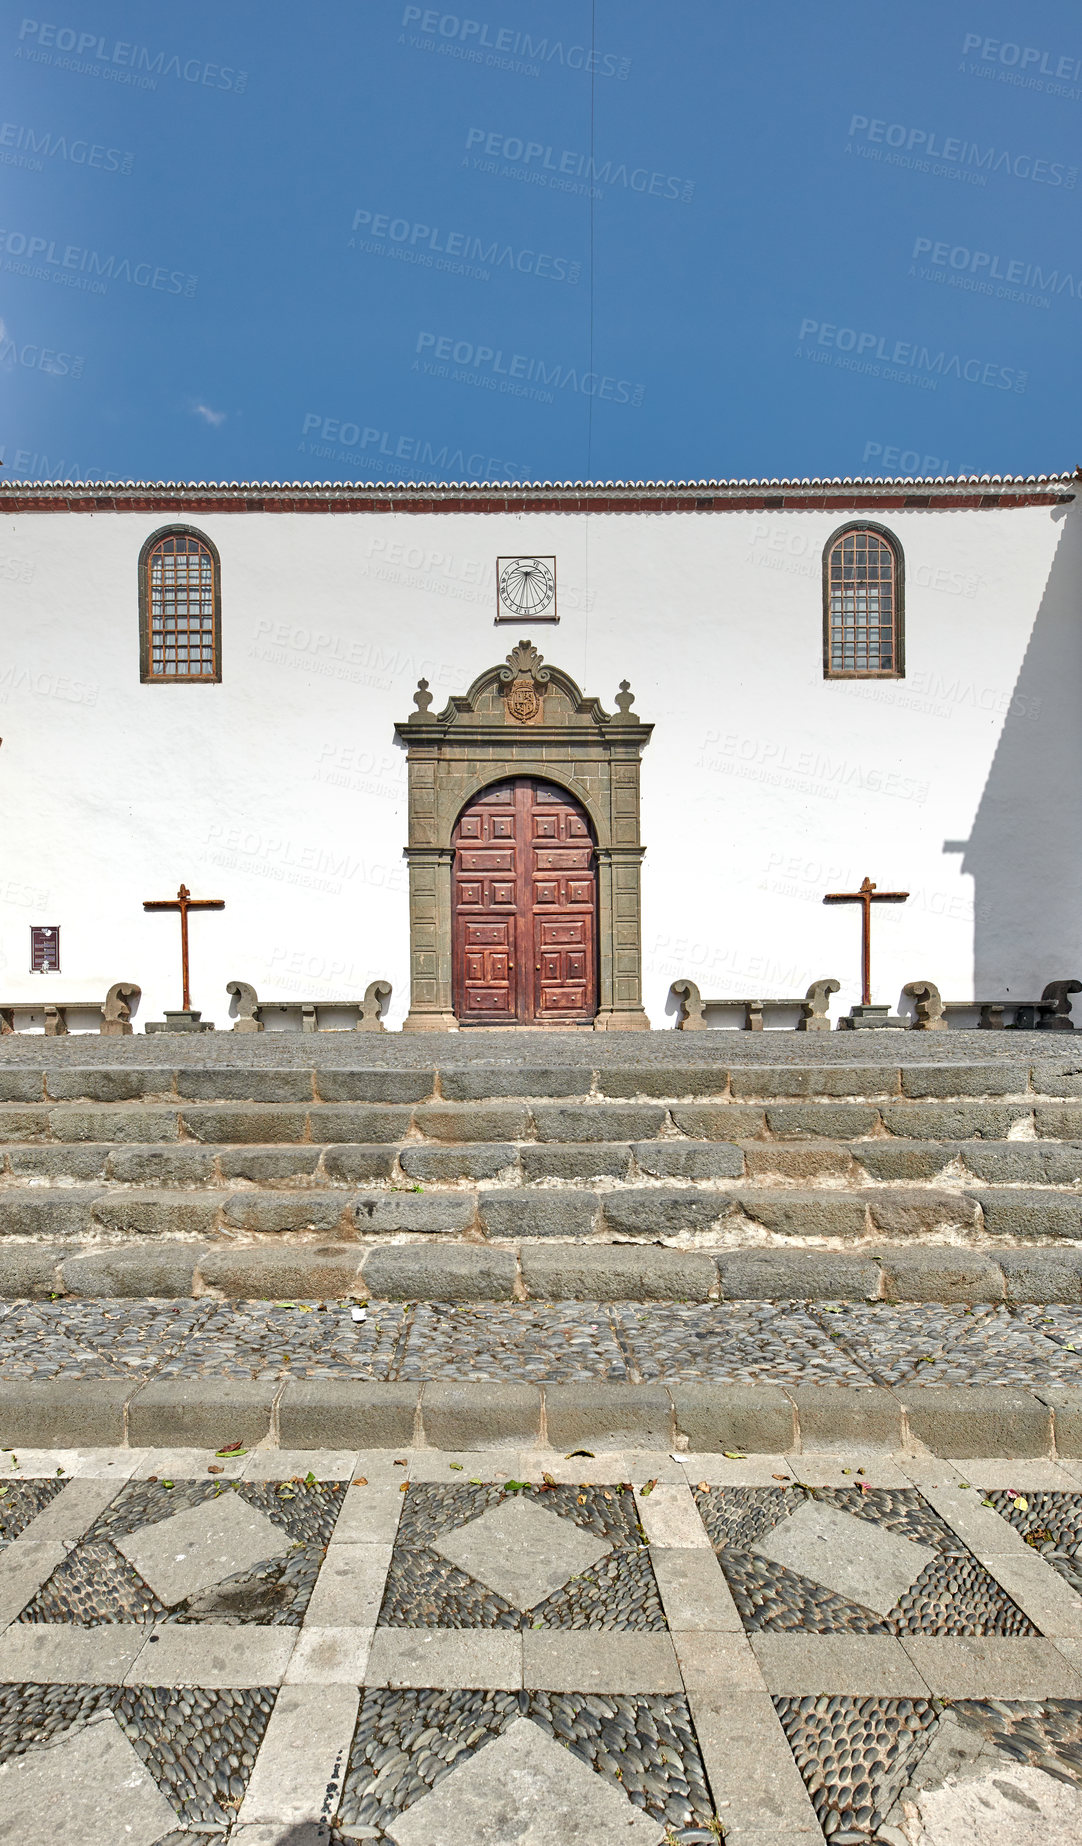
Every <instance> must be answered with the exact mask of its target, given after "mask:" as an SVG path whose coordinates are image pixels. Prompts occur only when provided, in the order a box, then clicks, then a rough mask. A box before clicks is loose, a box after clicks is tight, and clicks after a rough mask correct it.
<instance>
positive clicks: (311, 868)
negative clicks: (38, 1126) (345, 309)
mask: <svg viewBox="0 0 1082 1846" xmlns="http://www.w3.org/2000/svg"><path fill="white" fill-rule="evenodd" d="M1078 491H1079V477H1075V476H1049V477H1045V476H1041V477H1039V478H1034V477H1031V478H1028V479H1021V478H1014V477H1002V478H1000V477H983V478H981V479H976V478H968V479H958V480H934V481H933V480H875V481H872V480H858V481H849V480H846V481H838V480H831V481H826V480H823V481H821V480H812V481H808V480H804V481H789V480H782V481H751V482H749V481H729V482H720V483H719V482H707V483H692V484H689V485H685V484H672V483H668V484H660V485H655V484H652V483H650V484H645V485H644V484H628V485H625V484H617V485H611V484H599V485H586V486H584V485H582V484H575V485H572V484H563V485H554V486H551V485H548V484H545V485H543V486H541V485H533V486H514V487H510V486H506V485H500V486H492V485H482V486H477V485H468V486H459V485H454V484H451V485H429V486H425V485H407V486H386V487H373V486H369V485H359V486H352V485H343V484H322V485H321V484H296V483H294V484H292V485H290V484H279V483H274V484H266V483H264V484H256V485H228V486H226V485H214V484H211V485H207V484H203V483H200V484H197V485H161V484H158V485H154V484H146V483H136V484H131V483H129V484H100V483H97V484H96V483H87V484H75V485H73V484H71V483H60V484H44V485H42V484H35V483H12V484H9V485H5V486H4V487H2V488H0V520H2V532H3V536H2V540H0V593H2V596H3V606H4V611H5V615H4V621H3V624H2V642H0V736H2V739H3V742H2V746H0V812H2V815H3V854H2V863H0V1009H6V1012H5V1013H4V1017H5V1019H6V1021H7V1022H8V1025H11V1024H14V1026H15V1029H18V1030H23V1029H40V1028H41V1025H42V1021H43V1018H44V1016H45V1009H46V1007H48V1006H52V1007H53V1008H54V1009H55V1008H56V1007H61V1008H63V1007H70V1008H71V1026H72V1029H79V1027H80V1026H82V1027H85V1028H86V1029H91V1028H92V1026H93V1020H92V1019H91V1018H84V1017H83V1014H82V1013H81V1012H80V1006H81V1005H82V1003H83V1002H84V1001H90V1000H93V999H95V997H97V998H100V997H103V996H104V994H105V992H106V989H108V988H109V987H110V986H112V985H113V984H114V983H117V982H126V983H128V984H129V985H132V986H138V987H139V988H140V989H141V998H140V1000H139V1003H138V1008H137V1011H136V1014H135V1018H134V1025H135V1029H136V1030H140V1029H141V1028H142V1027H143V1026H144V1025H145V1024H146V1023H147V1022H148V1021H157V1020H161V1019H162V1018H163V1016H164V1014H165V1012H166V1011H167V1010H174V1011H175V1010H176V1009H178V1008H180V1006H181V992H180V975H179V971H178V970H179V957H178V940H177V938H178V929H177V919H176V915H175V913H173V914H156V913H155V912H154V911H151V910H146V909H144V905H145V904H146V903H147V902H148V901H150V902H155V903H160V902H164V901H172V900H174V898H175V894H176V892H177V890H178V888H179V887H180V886H181V885H183V886H184V887H186V889H187V890H188V891H189V892H190V894H191V897H192V898H193V899H195V900H204V901H205V900H217V901H218V902H219V903H220V907H219V908H213V909H206V910H193V912H192V914H191V916H190V918H188V919H187V923H188V928H189V932H190V969H191V1006H192V1007H193V1008H195V1009H198V1010H199V1011H201V1013H202V1015H203V1019H204V1020H212V1021H215V1022H216V1024H217V1026H218V1029H219V1030H221V1029H228V1028H229V1027H231V1026H233V1025H234V1024H235V1022H236V1019H237V1017H238V1015H239V1016H240V1017H241V1019H242V1020H243V1019H244V1016H245V1013H247V1014H248V1016H249V1018H248V1023H249V1024H252V1025H254V1024H255V1023H256V1022H257V1021H258V1022H259V1023H262V1024H264V1025H265V1026H266V1028H267V1029H274V1027H275V1026H276V1025H279V1026H283V1025H287V1024H291V1025H293V1026H296V1025H297V1024H298V1023H299V1018H300V1012H301V1011H304V1012H305V1016H306V1018H307V1019H308V1020H309V1021H312V1020H313V1019H314V1017H315V1013H314V1012H313V1009H319V1008H322V1009H323V1014H324V1016H323V1017H321V1018H320V1020H319V1023H320V1024H321V1025H324V1024H328V1023H329V1024H334V1023H349V1019H350V1011H349V1009H350V1007H352V1008H353V1012H354V1016H355V1012H356V1007H357V1003H358V1002H359V1001H360V1000H361V999H362V997H363V995H364V994H365V992H366V990H367V989H368V988H369V987H370V985H371V983H372V982H373V981H377V980H378V981H381V982H386V983H389V985H390V987H391V989H392V992H391V995H390V998H389V1001H388V1002H387V1004H386V1006H385V1013H384V1019H385V1023H386V1024H387V1025H388V1026H389V1027H391V1028H394V1027H397V1026H402V1025H405V1026H406V1028H407V1029H409V1030H425V1029H448V1028H454V1027H455V1026H462V1027H467V1026H473V1025H487V1026H503V1025H522V1026H533V1025H538V1026H545V1025H559V1026H565V1025H566V1026H571V1025H579V1026H594V1027H595V1028H597V1029H606V1030H639V1029H645V1028H646V1027H647V1026H651V1027H653V1028H654V1029H662V1028H671V1027H672V1026H673V1025H674V1024H676V1023H677V1021H678V1019H679V1017H680V1006H679V1003H678V1001H677V999H676V997H674V996H673V994H672V992H671V987H672V984H673V983H674V982H679V981H681V980H684V981H688V980H690V981H691V982H694V983H695V984H696V985H697V987H698V989H699V990H700V991H701V993H702V995H703V996H704V997H707V996H709V997H710V998H711V999H714V998H717V999H721V998H724V997H732V998H734V999H736V998H741V999H743V998H745V997H747V996H755V995H760V996H764V995H765V996H789V995H801V994H803V993H804V992H805V991H806V989H808V987H809V986H810V985H811V984H812V983H813V982H815V981H824V980H836V981H837V982H838V983H839V990H838V992H837V994H836V995H835V996H834V997H833V999H832V1004H831V1018H832V1020H837V1019H838V1018H839V1017H841V1016H843V1015H845V1014H846V1013H847V1012H848V1010H849V1008H850V1007H851V1006H852V1005H853V1004H854V1003H856V1002H859V1001H860V999H861V967H860V919H859V914H858V908H857V906H856V905H852V904H842V905H832V904H825V903H824V901H823V900H824V898H825V897H827V896H828V895H830V894H834V893H853V892H856V891H857V890H858V888H859V886H860V883H861V881H862V879H863V878H864V877H865V876H869V877H870V878H871V879H872V880H874V881H875V882H876V883H877V884H878V886H879V887H880V888H881V890H882V891H884V892H886V891H892V892H904V893H906V894H907V895H906V896H905V899H904V901H899V902H897V903H891V904H883V905H882V906H878V907H876V910H875V914H874V918H873V926H872V928H873V967H872V984H873V988H874V996H873V997H874V998H875V999H876V1000H877V1001H879V1002H882V1003H886V1005H887V1006H888V1007H889V1009H890V1012H891V1013H892V1014H896V1013H898V1011H899V1008H900V1009H901V1013H902V1015H910V1016H911V1015H912V1013H913V1001H912V998H911V997H907V996H906V995H905V993H904V989H905V987H906V986H907V985H910V984H912V983H914V982H918V981H921V980H929V981H931V982H934V983H935V984H936V985H937V987H938V988H939V990H940V992H941V994H942V995H943V997H944V998H945V999H949V1000H952V1001H956V1002H960V1001H966V1000H984V999H989V1000H993V999H994V1000H1003V1001H1007V1002H1010V1001H1011V1000H1012V999H1018V1000H1022V999H1026V1000H1029V999H1034V998H1037V997H1039V996H1040V995H1041V993H1042V991H1043V989H1044V988H1045V986H1046V985H1047V984H1048V983H1050V982H1052V981H1055V980H1069V979H1070V978H1071V977H1072V976H1074V975H1076V974H1077V973H1078V972H1079V970H1082V875H1080V869H1079V867H1080V853H1079V844H1080V842H1079V818H1078V816H1079V794H1080V790H1082V725H1080V723H1079V698H1080V691H1082V544H1080V532H1082V527H1080V518H1082V515H1080V513H1079V510H1078V507H1077V505H1076V497H1077V494H1078ZM230 983H232V984H233V987H232V991H230V988H229V984H230ZM255 996H258V1002H259V1008H258V1010H255V1008H256V1000H255ZM335 1002H340V1003H341V1005H342V1008H343V1009H344V1011H343V1013H342V1017H341V1019H340V1020H339V1018H338V1014H337V1012H336V1009H335V1005H334V1003H335ZM286 1003H289V1004H288V1005H286ZM298 1009H299V1010H298ZM780 1017H782V1015H780V1014H779V1018H780ZM709 1018H710V1022H711V1023H714V1022H715V1019H716V1020H717V1022H719V1023H740V1020H739V1018H738V1017H737V1016H735V1015H734V1017H733V1018H732V1019H730V1018H729V1017H728V1015H727V1014H726V1013H725V1011H724V1009H721V1010H720V1011H719V1012H718V1013H717V1015H714V1014H710V1015H709ZM767 1023H768V1024H769V1023H771V1020H770V1018H769V1017H768V1020H767Z"/></svg>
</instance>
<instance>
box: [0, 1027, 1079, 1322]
mask: <svg viewBox="0 0 1082 1846" xmlns="http://www.w3.org/2000/svg"><path fill="white" fill-rule="evenodd" d="M887 1036H888V1035H886V1034H878V1033H870V1034H859V1035H849V1034H846V1035H841V1034H836V1035H835V1034H821V1035H815V1036H814V1037H812V1038H805V1037H802V1036H801V1035H799V1034H795V1033H770V1034H764V1035H762V1036H761V1037H760V1036H759V1035H754V1042H753V1043H751V1044H749V1040H751V1039H752V1038H753V1035H751V1034H742V1033H727V1032H718V1033H707V1034H702V1035H699V1036H698V1037H697V1038H696V1040H695V1042H694V1043H693V1044H692V1043H689V1041H688V1040H686V1039H685V1038H684V1037H683V1035H681V1034H677V1033H664V1032H653V1033H635V1034H626V1035H625V1034H620V1035H619V1040H620V1042H619V1043H618V1044H617V1047H616V1049H615V1050H613V1051H611V1052H610V1053H609V1054H608V1055H607V1056H606V1057H605V1058H602V1057H601V1056H600V1054H599V1053H598V1051H597V1049H596V1046H597V1035H596V1034H593V1033H586V1032H584V1033H573V1032H572V1033H567V1034H564V1035H561V1036H560V1037H559V1038H554V1035H551V1034H544V1033H541V1034H539V1035H536V1036H534V1035H531V1034H525V1033H514V1034H511V1035H508V1037H506V1038H504V1037H503V1036H502V1035H498V1034H495V1033H481V1034H470V1033H465V1032H463V1033H459V1034H439V1035H436V1036H435V1037H432V1036H429V1035H419V1036H417V1037H413V1036H411V1035H408V1034H407V1035H404V1036H397V1035H387V1037H386V1038H385V1039H380V1040H379V1042H378V1044H376V1045H375V1046H370V1045H369V1044H368V1043H366V1044H365V1046H364V1048H363V1050H359V1049H358V1048H357V1043H356V1040H355V1039H354V1037H353V1035H351V1034H349V1033H344V1032H343V1033H326V1034H323V1035H320V1037H321V1039H322V1041H323V1042H319V1041H318V1039H317V1042H316V1043H314V1044H313V1043H311V1041H306V1040H305V1038H304V1036H303V1035H292V1034H275V1033H266V1034H264V1035H262V1036H255V1037H252V1036H248V1037H244V1038H242V1039H239V1040H232V1039H231V1035H229V1034H226V1033H217V1034H214V1035H212V1040H211V1043H210V1045H209V1046H208V1045H206V1044H204V1045H202V1046H200V1047H199V1048H198V1049H193V1048H188V1047H185V1048H184V1051H183V1054H182V1058H178V1059H177V1061H175V1062H172V1063H169V1064H163V1063H162V1062H161V1056H162V1054H161V1050H160V1043H161V1041H160V1040H157V1039H155V1040H147V1039H145V1038H139V1037H134V1038H131V1039H126V1040H115V1041H108V1042H107V1043H105V1044H104V1045H103V1044H102V1043H101V1042H100V1041H98V1040H96V1039H95V1038H93V1037H92V1036H91V1037H86V1038H74V1037H73V1038H69V1039H67V1040H60V1041H59V1042H57V1043H52V1042H51V1043H50V1047H49V1049H48V1051H43V1050H42V1049H41V1048H35V1041H33V1040H30V1039H28V1038H26V1037H18V1036H16V1037H9V1038H8V1039H6V1040H5V1041H4V1043H3V1046H2V1047H0V1294H4V1295H7V1296H8V1297H19V1296H27V1295H30V1296H38V1297H47V1296H48V1295H50V1294H55V1293H60V1294H70V1295H75V1296H78V1295H118V1294H135V1295H139V1294H145V1295H156V1296H174V1297H175V1296H178V1295H185V1294H187V1295H191V1294H192V1293H197V1294H198V1293H200V1292H202V1291H203V1290H209V1291H210V1292H212V1293H215V1294H219V1293H220V1294H225V1295H231V1296H237V1295H241V1296H244V1295H256V1296H259V1295H264V1296H268V1295H269V1296H272V1297H276V1296H281V1295H283V1294H288V1293H293V1292H296V1293H302V1294H304V1295H306V1296H311V1295H318V1294H320V1293H328V1292H329V1293H333V1294H338V1293H349V1292H353V1291H354V1290H356V1289H360V1290H362V1291H363V1292H370V1293H372V1294H374V1295H381V1294H382V1295H391V1296H394V1295H398V1296H399V1298H409V1299H417V1298H421V1299H426V1298H427V1299H445V1298H448V1297H450V1298H451V1299H454V1298H462V1297H463V1296H465V1297H467V1298H468V1297H469V1296H470V1295H472V1296H473V1297H474V1298H478V1299H492V1298H496V1299H499V1298H501V1296H502V1297H504V1298H508V1297H511V1296H513V1295H516V1294H518V1295H526V1296H536V1297H538V1298H541V1299H546V1298H547V1299H559V1298H561V1297H562V1296H566V1295H567V1294H569V1293H570V1294H586V1295H589V1294H590V1293H591V1292H593V1293H594V1294H597V1293H599V1292H600V1293H602V1294H603V1295H604V1294H608V1295H619V1296H621V1297H622V1298H624V1299H635V1298H640V1299H646V1300H650V1299H658V1298H664V1297H666V1296H668V1297H670V1298H677V1299H684V1300H686V1299H696V1298H709V1297H711V1296H717V1295H721V1296H723V1297H725V1298H732V1299H746V1298H770V1299H778V1298H784V1297H793V1296H797V1297H806V1296H809V1295H810V1296H818V1297H826V1298H830V1299H837V1298H842V1299H845V1298H849V1299H865V1298H868V1297H872V1298H879V1299H883V1300H902V1301H906V1300H932V1301H952V1300H963V1301H973V1300H987V1301H995V1300H1001V1301H1006V1302H1008V1303H1010V1302H1017V1303H1031V1304H1034V1305H1037V1304H1040V1303H1042V1302H1070V1301H1077V1300H1079V1299H1080V1298H1082V1250H1080V1246H1082V1076H1080V1075H1079V1074H1078V1072H1077V1070H1076V1069H1075V1064H1074V1062H1073V1061H1072V1059H1071V1058H1070V1057H1069V1056H1068V1055H1066V1054H1065V1053H1063V1052H1061V1051H1060V1048H1059V1045H1058V1043H1057V1044H1056V1045H1055V1047H1054V1048H1053V1046H1052V1044H1051V1043H1050V1039H1051V1035H1049V1034H1041V1033H1021V1034H1013V1033H1009V1032H1008V1033H983V1032H982V1033H979V1034H977V1033H968V1032H966V1033H955V1032H951V1033H948V1034H943V1035H940V1036H941V1037H942V1039H945V1040H946V1041H947V1043H946V1044H945V1045H944V1044H941V1043H937V1044H936V1045H935V1046H934V1048H932V1049H929V1046H928V1041H927V1038H926V1037H925V1035H923V1034H921V1035H918V1034H916V1033H909V1034H900V1033H892V1034H890V1035H889V1039H890V1043H889V1044H886V1043H884V1042H880V1041H884V1040H886V1038H887ZM821 1038H825V1039H826V1040H827V1041H828V1042H827V1045H826V1046H825V1047H824V1046H822V1045H821V1044H820V1043H819V1042H818V1041H819V1039H821ZM494 1039H496V1040H498V1043H497V1044H495V1045H494V1044H493V1042H492V1041H493V1040H494ZM703 1039H705V1040H707V1041H708V1043H707V1044H705V1045H704V1044H703V1042H702V1041H703ZM771 1040H774V1041H777V1043H776V1044H773V1043H771V1042H770V1041H771ZM867 1040H875V1041H877V1042H876V1043H875V1044H874V1045H870V1044H868V1043H867V1042H866V1041H867ZM343 1041H345V1042H343ZM38 1045H39V1047H40V1041H38ZM434 1047H438V1052H437V1056H438V1062H434V1061H433V1048H434ZM426 1049H427V1060H426V1055H425V1053H426ZM403 1238H408V1239H409V1240H410V1241H409V1246H408V1248H406V1247H405V1246H403V1244H402V1242H401V1240H402V1239H403ZM568 1244H574V1245H575V1247H576V1248H578V1249H580V1250H582V1252H583V1253H584V1261H585V1258H586V1255H587V1254H589V1256H590V1260H591V1262H592V1263H593V1265H594V1269H593V1271H592V1272H591V1271H590V1269H589V1267H588V1266H587V1269H586V1270H584V1271H582V1272H580V1273H579V1274H578V1275H577V1276H575V1277H574V1286H573V1287H570V1288H569V1287H568V1286H567V1283H568V1276H569V1274H570V1273H571V1272H570V1271H569V1270H568V1267H567V1264H566V1263H564V1265H563V1267H561V1259H560V1253H561V1251H564V1250H565V1249H566V1246H567V1245H568ZM456 1261H457V1262H458V1264H459V1265H460V1267H459V1269H458V1270H456V1268H455V1263H456ZM426 1264H427V1265H428V1267H427V1269H426ZM290 1265H292V1270H290ZM441 1265H442V1267H441ZM591 1273H593V1274H594V1275H595V1276H596V1278H597V1279H598V1284H599V1286H595V1288H594V1289H593V1291H591V1290H590V1288H589V1279H590V1274H591ZM290 1274H292V1276H293V1277H294V1280H292V1281H290V1280H289V1279H288V1278H289V1275H290ZM302 1274H306V1275H307V1277H308V1279H309V1286H308V1287H306V1288H301V1287H298V1284H297V1278H298V1277H300V1276H301V1275H302ZM621 1280H622V1281H623V1284H624V1285H623V1287H620V1286H618V1285H619V1283H620V1281H621ZM602 1284H603V1286H601V1285H602Z"/></svg>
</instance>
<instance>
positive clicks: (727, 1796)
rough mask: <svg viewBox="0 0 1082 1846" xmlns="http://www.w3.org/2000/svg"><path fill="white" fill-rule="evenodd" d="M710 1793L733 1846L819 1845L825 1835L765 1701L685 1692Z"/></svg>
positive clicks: (756, 1696)
mask: <svg viewBox="0 0 1082 1846" xmlns="http://www.w3.org/2000/svg"><path fill="white" fill-rule="evenodd" d="M689 1703H690V1705H691V1710H692V1715H693V1717H694V1719H695V1732H696V1736H697V1737H698V1739H699V1747H700V1749H701V1750H702V1753H703V1761H704V1763H705V1765H706V1771H707V1775H708V1776H709V1778H710V1788H711V1792H712V1793H713V1796H714V1799H715V1801H716V1802H717V1804H718V1811H719V1813H720V1814H721V1816H722V1818H723V1821H724V1825H725V1837H726V1839H727V1840H731V1841H732V1842H734V1846H768V1842H769V1846H790V1842H793V1843H794V1846H795V1842H800V1846H820V1842H821V1841H822V1838H823V1835H822V1832H821V1829H820V1827H819V1822H818V1821H817V1820H816V1818H815V1810H814V1808H813V1807H812V1804H811V1801H810V1800H809V1798H808V1792H807V1790H806V1788H805V1786H804V1783H803V1781H802V1779H801V1776H800V1771H799V1770H798V1768H797V1766H796V1763H795V1762H794V1760H793V1753H792V1751H791V1750H790V1748H789V1745H788V1743H787V1742H786V1738H785V1733H784V1731H783V1730H782V1728H781V1725H780V1724H779V1722H778V1716H777V1713H776V1711H775V1709H774V1705H773V1702H772V1700H771V1699H770V1697H769V1695H768V1694H767V1693H765V1692H762V1693H757V1692H754V1691H751V1690H749V1689H746V1688H743V1689H740V1690H734V1691H728V1692H726V1691H722V1690H715V1691H709V1692H694V1691H693V1692H691V1693H689Z"/></svg>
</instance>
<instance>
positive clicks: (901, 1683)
mask: <svg viewBox="0 0 1082 1846" xmlns="http://www.w3.org/2000/svg"><path fill="white" fill-rule="evenodd" d="M751 1646H752V1649H753V1651H754V1653H755V1658H756V1660H757V1661H758V1663H759V1666H760V1668H761V1670H762V1673H763V1677H764V1679H765V1681H766V1684H767V1686H768V1687H769V1689H770V1692H771V1693H772V1694H773V1695H774V1696H776V1697H785V1698H808V1697H814V1696H816V1695H820V1694H823V1693H832V1692H833V1693H837V1692H845V1693H850V1694H855V1695H857V1696H860V1695H861V1694H879V1695H886V1696H889V1697H892V1698H923V1697H926V1696H927V1692H928V1682H927V1680H926V1678H925V1677H924V1674H923V1671H922V1669H921V1664H920V1661H921V1656H920V1655H919V1654H917V1655H915V1656H910V1655H909V1654H907V1653H906V1649H905V1647H903V1645H902V1643H901V1641H899V1640H896V1639H895V1637H894V1636H893V1635H880V1634H863V1635H849V1634H761V1633H760V1634H753V1635H752V1636H751Z"/></svg>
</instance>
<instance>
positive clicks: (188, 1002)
mask: <svg viewBox="0 0 1082 1846" xmlns="http://www.w3.org/2000/svg"><path fill="white" fill-rule="evenodd" d="M143 909H144V910H179V911H180V966H181V970H182V973H183V976H184V1011H185V1012H186V1013H188V1012H190V1011H191V1006H192V999H191V994H190V993H189V991H188V912H189V910H224V909H225V898H224V897H193V896H192V894H191V892H190V891H189V889H188V887H187V885H181V887H180V890H179V891H178V892H177V894H176V896H175V897H161V898H144V899H143ZM196 1017H198V1014H197V1015H196Z"/></svg>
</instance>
